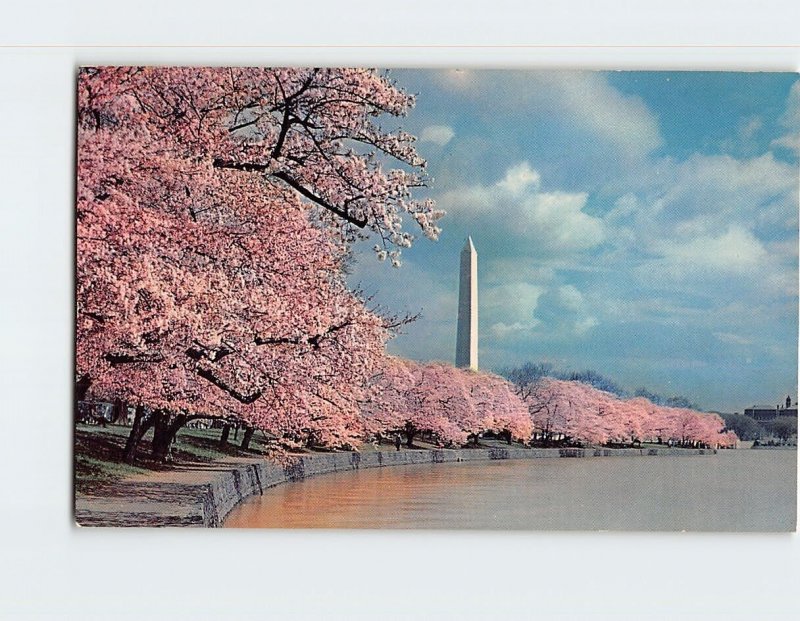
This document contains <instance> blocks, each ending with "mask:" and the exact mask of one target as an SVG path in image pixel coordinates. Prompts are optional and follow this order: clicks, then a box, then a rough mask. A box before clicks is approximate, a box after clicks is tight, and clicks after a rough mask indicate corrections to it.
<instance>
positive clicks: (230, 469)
mask: <svg viewBox="0 0 800 621" xmlns="http://www.w3.org/2000/svg"><path fill="white" fill-rule="evenodd" d="M716 452H717V451H716V449H688V448H667V447H664V448H661V447H645V448H641V449H631V448H624V449H609V448H517V447H509V448H502V447H494V448H488V449H432V450H405V449H404V450H400V451H374V452H365V453H356V452H342V453H321V454H313V455H307V454H303V455H297V456H296V457H297V459H296V461H295V462H293V463H292V464H290V465H287V466H282V465H280V464H276V463H274V462H269V461H267V460H265V459H249V458H238V459H237V458H232V459H226V460H220V461H216V462H212V463H210V464H207V465H203V466H192V467H184V468H178V469H176V470H174V471H171V472H169V473H165V474H163V475H162V476H160V477H155V476H149V475H148V476H137V477H131V478H129V479H125V480H123V481H120V482H119V484H118V485H117V486H115V488H114V489H113V490H112V493H111V494H110V495H105V496H94V495H85V494H76V496H75V513H74V516H73V517H74V520H75V523H76V524H77V525H78V526H82V527H92V526H121V527H133V526H149V527H167V526H173V527H186V526H193V527H212V528H213V527H219V526H221V525H222V523H223V521H224V520H225V518H226V517H227V516H228V514H229V513H230V512H231V511H232V510H233V508H234V507H236V506H237V505H239V504H240V503H241V502H242V501H244V500H245V499H247V498H249V497H250V496H253V495H255V494H260V495H261V494H263V493H264V490H266V489H269V488H271V487H275V486H277V485H281V484H284V483H292V482H295V481H302V480H304V479H307V478H310V477H313V476H318V475H322V474H328V473H331V472H341V471H346V470H358V469H360V468H383V467H390V466H406V465H414V464H437V463H458V462H467V461H492V460H498V459H559V458H594V457H626V456H637V457H639V456H642V457H652V456H673V457H674V456H695V455H714V454H716ZM159 478H160V479H161V480H158V479H159Z"/></svg>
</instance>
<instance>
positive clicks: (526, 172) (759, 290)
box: [377, 71, 800, 388]
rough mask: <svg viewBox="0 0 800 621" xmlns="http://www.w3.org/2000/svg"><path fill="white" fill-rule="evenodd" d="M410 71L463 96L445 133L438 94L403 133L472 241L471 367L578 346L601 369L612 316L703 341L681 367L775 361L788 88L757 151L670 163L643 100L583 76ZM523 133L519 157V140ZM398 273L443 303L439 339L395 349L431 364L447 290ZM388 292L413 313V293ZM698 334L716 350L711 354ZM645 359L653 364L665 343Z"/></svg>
mask: <svg viewBox="0 0 800 621" xmlns="http://www.w3.org/2000/svg"><path fill="white" fill-rule="evenodd" d="M426 79H428V80H431V84H435V85H436V86H437V87H438V89H439V92H440V93H444V94H443V95H441V96H442V98H443V101H446V100H448V99H450V100H459V101H461V102H466V103H462V104H461V105H462V106H463V105H466V106H469V107H470V111H471V113H472V114H473V115H476V116H477V117H480V118H478V119H477V120H475V119H473V121H474V123H475V124H478V125H480V127H479V128H478V130H477V131H473V132H472V135H469V134H470V130H471V129H474V128H470V127H469V126H466V127H465V128H464V130H463V133H464V134H465V135H464V136H463V137H462V136H461V133H462V132H461V130H460V129H459V127H458V125H457V124H455V123H452V124H447V120H448V119H447V116H446V114H445V112H446V110H447V106H445V105H444V104H442V106H440V108H439V109H438V110H436V109H434V111H433V113H432V114H431V115H430V117H431V118H427V119H426V120H430V121H433V122H431V123H430V124H428V125H425V126H424V127H423V128H422V129H421V130H420V131H418V135H419V136H420V140H421V141H422V142H423V143H424V144H427V145H429V146H430V147H431V149H434V151H435V153H434V156H435V158H436V159H434V157H431V163H432V165H433V166H432V168H433V169H434V170H435V169H436V162H437V161H438V162H441V165H440V166H439V175H440V177H439V179H440V180H442V177H444V179H443V181H444V182H443V183H438V184H434V188H435V190H434V194H433V197H434V198H435V199H436V201H437V203H438V205H439V206H440V207H442V208H443V209H445V210H446V211H447V212H448V214H449V215H448V217H447V219H446V221H445V222H444V224H445V226H446V227H450V228H451V230H452V232H453V236H452V237H451V239H454V244H455V243H458V242H461V241H462V240H461V235H466V234H472V235H473V237H474V238H475V241H476V245H477V247H478V252H479V256H480V257H481V300H482V301H481V313H482V317H481V329H482V330H483V334H484V340H483V342H482V344H481V349H482V354H483V355H484V362H485V363H486V364H489V365H491V366H494V367H496V368H497V367H502V366H506V365H508V364H513V363H515V362H519V361H521V360H524V359H531V358H537V356H536V354H535V353H532V351H534V350H536V351H538V352H539V353H541V352H547V351H549V352H551V354H552V352H555V351H567V350H570V349H571V348H572V349H574V348H575V346H576V344H580V343H583V344H584V347H585V348H589V349H591V350H592V352H593V355H594V356H596V360H597V361H598V364H600V365H602V364H603V352H604V351H606V352H610V351H611V350H612V349H614V346H613V345H610V344H609V340H610V339H612V340H613V338H614V336H613V335H614V334H620V337H619V338H620V340H621V341H624V340H625V338H626V337H625V336H624V335H622V334H621V333H622V332H624V330H625V326H626V325H630V326H638V327H637V328H636V329H637V330H642V328H641V326H642V325H645V324H646V325H647V326H648V328H647V329H648V330H650V329H652V330H658V329H659V328H660V329H662V330H663V331H664V335H665V336H664V339H663V341H664V343H666V345H665V347H667V348H668V347H669V344H668V343H669V338H667V336H668V335H669V334H674V333H675V331H676V330H682V331H683V332H684V333H685V334H694V335H701V336H702V338H700V337H697V338H696V339H695V340H698V339H699V340H702V341H703V342H706V341H704V340H703V339H706V338H707V339H708V341H707V345H706V346H705V347H706V351H700V352H695V353H693V354H692V355H693V356H694V357H693V358H692V360H691V361H690V360H689V358H690V357H691V356H689V355H688V353H687V352H683V354H686V355H685V356H684V359H683V362H684V363H685V364H686V365H687V366H692V365H694V367H695V368H697V367H700V366H704V365H706V364H708V363H709V360H711V359H712V358H713V357H714V356H719V355H722V354H726V355H738V353H739V352H740V351H744V350H745V349H746V350H747V352H748V353H747V356H748V357H749V356H752V355H753V354H752V352H753V350H754V348H755V349H760V350H761V351H762V352H763V353H764V355H774V354H776V353H781V352H782V353H783V359H786V356H785V354H786V335H787V334H789V335H791V334H796V313H797V279H798V274H797V260H798V256H797V254H798V244H797V228H798V184H799V175H798V164H797V155H798V147H799V146H800V81H798V82H795V84H794V85H793V86H792V88H791V91H790V93H789V97H788V99H787V101H786V106H785V111H784V112H783V113H782V115H781V116H780V117H779V119H778V122H777V126H776V128H773V131H777V132H778V133H779V135H776V136H775V137H774V138H773V139H772V140H771V142H770V143H769V149H767V150H762V151H761V152H756V153H753V154H752V155H749V156H742V155H741V153H739V155H738V156H734V155H731V154H730V153H726V152H724V149H720V151H719V152H708V151H707V150H706V151H702V150H700V149H699V148H698V150H697V151H695V152H694V153H691V154H689V155H688V156H687V155H683V156H681V155H676V154H673V153H671V152H670V150H669V149H667V148H666V147H665V139H664V136H662V133H661V129H660V126H659V122H658V118H657V117H656V115H655V114H654V113H653V112H652V111H651V110H650V109H649V108H648V107H647V105H645V103H644V101H643V100H642V99H641V98H639V97H637V96H633V95H629V94H623V93H622V92H620V91H619V90H617V89H616V88H614V87H613V86H612V85H611V83H610V82H609V80H608V79H607V76H605V75H604V74H601V73H562V72H552V73H547V72H536V73H528V72H469V71H445V72H438V73H436V74H433V75H430V76H426ZM499 93H502V95H501V96H500V95H498V94H499ZM423 100H424V99H423V98H422V97H421V98H420V102H421V101H423ZM434 108H435V106H434ZM423 110H424V108H423ZM554 127H555V128H556V129H553V128H554ZM514 128H519V130H518V132H519V134H520V135H519V136H517V137H516V139H515V137H514V136H509V135H508V132H511V131H512V130H513V129H514ZM531 128H533V129H531ZM526 131H529V132H533V133H534V134H536V135H537V136H538V137H539V138H540V140H538V141H537V140H535V136H530V135H525V132H526ZM764 131H765V127H764V120H763V119H762V118H760V117H758V116H749V117H747V118H743V119H741V120H740V123H739V130H738V133H737V136H736V139H737V141H738V142H739V143H740V144H741V143H742V141H747V140H751V139H754V136H756V135H757V134H760V133H763V132H764ZM504 132H505V133H504ZM540 143H544V148H543V150H539V151H538V152H537V150H536V149H535V148H533V147H532V146H531V145H534V144H537V145H539V147H541V144H540ZM422 148H423V152H424V147H422ZM570 154H572V155H570ZM454 171H455V172H454ZM576 171H577V172H576ZM445 232H446V233H447V232H448V229H447V228H445ZM447 251H448V252H452V248H448V249H447ZM434 252H435V251H434ZM416 269H417V271H416V272H415V274H414V275H413V276H412V278H413V280H414V281H415V282H417V283H419V282H425V283H427V284H426V287H431V291H429V292H428V293H429V294H430V295H433V296H434V297H433V299H438V300H440V301H441V302H442V303H443V308H441V309H440V310H439V311H437V312H436V313H435V314H436V318H435V320H434V322H433V324H435V325H433V330H434V332H435V331H437V330H438V331H439V332H440V333H441V336H439V337H438V338H437V337H436V335H435V334H434V333H426V334H425V335H424V338H422V339H418V338H415V337H414V336H413V335H409V337H410V338H408V339H406V340H405V341H402V342H399V348H400V350H401V351H400V353H403V354H405V355H410V356H411V357H416V358H426V357H428V358H449V357H450V353H451V352H450V351H449V350H450V349H451V344H450V343H449V338H445V337H444V336H443V335H446V334H449V328H450V327H451V324H452V328H453V329H454V317H455V296H454V295H452V294H448V295H449V296H450V297H447V296H444V294H443V293H441V292H443V291H445V290H446V291H450V292H452V291H453V283H451V282H450V281H449V280H448V279H447V278H442V277H441V275H437V262H436V261H426V260H422V261H419V262H418V263H417V265H416ZM392 276H394V275H392ZM377 278H378V280H380V276H377ZM434 290H436V291H440V293H439V294H436V293H434ZM410 291H413V289H411V290H410ZM443 296H444V297H443ZM445 298H446V299H445ZM404 299H405V300H406V302H407V304H406V305H407V306H409V307H413V304H414V299H416V298H415V297H414V295H413V294H411V297H408V294H407V295H406V297H405V298H404ZM448 313H452V314H450V315H449V318H448ZM445 328H448V329H447V330H445ZM604 328H605V331H604ZM615 330H616V333H615V332H614V331H615ZM634 331H635V330H634V328H631V334H633V332H634ZM631 338H632V337H631ZM654 340H655V341H658V340H659V338H658V337H654ZM548 343H549V344H551V345H550V349H548V345H547V344H548ZM713 343H717V345H718V346H720V347H721V348H722V349H721V350H719V351H716V352H715V351H711V350H712V349H713V347H714V345H713ZM686 347H687V348H688V347H691V339H689V341H687V344H686ZM426 348H427V349H428V350H429V351H427V352H426V351H425V350H426ZM559 348H560V349H559ZM790 349H794V352H795V354H796V348H795V347H794V346H793V347H792V348H790ZM678 353H680V352H678ZM431 354H432V355H431ZM683 354H681V355H683ZM695 354H696V355H695ZM653 355H654V356H655V357H654V358H653V360H652V361H651V362H652V363H654V364H655V363H656V362H657V357H658V356H659V355H661V356H662V357H663V359H666V357H667V356H668V352H660V353H659V352H653ZM676 355H677V354H676ZM538 357H548V356H547V355H545V356H538ZM550 357H552V356H550ZM791 357H792V356H790V358H791ZM487 358H488V359H487ZM744 359H745V358H744V357H743V360H744ZM676 360H677V361H676V363H675V364H676V366H680V364H681V356H680V355H679V356H678V357H677V359H676ZM567 362H569V360H568V361H567ZM639 363H641V360H638V361H637V364H639ZM604 370H606V371H611V372H612V374H613V370H612V369H604ZM677 388H680V387H679V386H678V387H677Z"/></svg>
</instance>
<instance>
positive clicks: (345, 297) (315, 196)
mask: <svg viewBox="0 0 800 621" xmlns="http://www.w3.org/2000/svg"><path fill="white" fill-rule="evenodd" d="M78 99H79V105H78V114H79V136H78V191H77V193H78V198H77V217H78V235H77V238H78V247H77V257H78V261H77V281H78V283H77V285H78V286H77V304H78V313H77V314H78V325H77V333H78V334H77V336H78V338H77V342H78V348H77V373H78V376H79V379H80V386H81V390H82V392H83V393H84V394H87V395H91V396H102V397H103V398H115V397H116V398H120V399H124V400H125V401H127V402H129V403H132V404H134V405H137V406H138V407H137V423H136V424H135V425H134V431H133V432H132V434H131V440H132V442H129V444H133V445H134V447H135V444H136V441H138V437H140V434H142V433H143V430H146V427H147V423H146V422H143V419H144V406H147V407H149V408H151V409H152V410H153V411H154V414H153V416H151V417H150V418H149V421H150V424H152V425H154V426H155V431H156V435H155V438H154V454H155V455H156V456H157V457H163V454H164V452H165V447H167V446H168V444H169V441H170V440H171V438H172V437H173V436H174V433H175V431H177V429H178V428H179V427H180V425H181V424H183V423H184V422H186V421H187V420H189V419H190V418H191V417H194V416H223V417H228V416H232V417H237V418H240V419H243V420H245V421H247V423H248V424H253V425H259V426H263V427H266V428H269V429H270V430H273V431H274V432H276V435H279V436H280V437H284V438H287V439H288V440H289V441H292V442H297V443H301V442H308V441H310V442H316V443H322V444H339V445H344V444H347V443H349V442H351V441H353V440H354V438H356V437H357V436H358V434H359V433H360V432H361V429H360V426H359V419H358V416H357V414H358V408H357V404H358V403H359V402H360V401H361V400H362V397H363V395H362V393H361V391H362V390H363V387H364V385H365V383H366V379H367V378H368V377H369V376H370V375H371V374H373V372H374V368H373V367H374V366H375V365H376V364H377V362H378V360H379V359H380V358H381V356H382V349H383V343H384V341H385V339H386V336H387V332H386V330H387V327H388V326H387V325H386V322H385V321H384V320H383V319H382V318H381V317H378V316H377V315H375V314H374V313H372V312H370V311H368V310H367V309H366V308H365V306H364V301H363V300H361V299H359V298H358V296H357V295H355V294H353V293H351V292H350V291H348V289H347V287H346V286H345V283H344V281H343V278H342V276H341V261H342V259H343V257H344V252H345V250H346V242H347V241H348V240H349V239H352V236H353V234H354V231H355V230H357V229H371V230H373V231H375V232H376V233H377V234H378V236H379V239H380V245H381V248H382V249H379V253H382V252H386V251H387V250H386V249H387V248H394V250H389V252H393V253H395V252H396V251H397V249H398V248H399V247H407V246H408V245H409V244H410V243H411V239H412V236H411V235H410V234H409V233H407V232H405V231H402V229H401V221H400V214H401V213H408V214H410V215H411V216H412V217H413V218H414V219H415V220H416V222H417V223H418V225H419V226H420V228H421V229H422V231H423V233H424V234H426V235H428V236H429V237H434V238H435V237H436V235H437V234H438V228H437V227H436V225H435V222H436V220H437V219H438V217H439V216H440V215H441V212H437V211H436V210H435V209H433V205H432V204H431V203H430V202H417V201H414V200H412V199H411V198H410V191H411V189H412V188H414V187H417V186H419V185H422V183H423V182H424V175H423V173H422V168H423V166H424V163H423V162H422V161H421V160H420V159H419V158H418V157H417V156H416V154H415V153H414V151H413V145H412V142H413V139H412V137H410V136H408V135H406V134H403V133H394V134H392V133H389V132H382V131H381V130H380V129H379V127H378V125H377V124H376V121H375V120H374V119H375V118H376V117H377V116H378V115H380V114H383V113H388V114H390V115H391V114H395V115H398V114H402V113H404V112H405V110H406V109H407V108H408V106H409V105H411V103H412V101H411V99H410V98H408V97H407V96H405V95H404V94H403V93H402V92H401V91H400V90H399V89H397V88H396V87H394V86H393V85H392V84H391V83H390V82H389V81H388V80H387V79H386V78H385V77H381V76H378V75H377V74H375V73H374V72H369V71H355V70H343V71H337V70H318V71H317V70H303V71H297V70H260V69H259V70H256V69H234V70H227V69H226V70H222V69H194V68H192V69H188V68H183V69H156V68H144V69H135V68H101V69H87V70H84V71H82V72H81V75H80V78H79V97H78ZM356 142H360V143H361V144H362V145H364V144H367V143H369V144H372V147H373V151H370V152H368V153H364V152H363V150H359V149H358V148H356V147H355V146H353V145H354V143H356ZM381 155H383V156H391V157H392V158H395V159H396V160H398V161H400V162H401V164H403V166H404V168H401V169H398V170H390V171H386V172H385V171H384V169H383V162H384V157H381ZM254 158H259V159H258V161H259V162H261V164H259V163H258V162H257V161H256V160H255V159H254ZM415 170H416V172H414V171H415ZM254 173H259V174H254ZM324 225H327V226H324ZM330 225H334V226H330ZM379 256H380V257H382V256H384V255H383V254H380V255H379ZM391 256H392V259H393V261H394V262H397V256H398V255H397V254H392V255H391ZM140 423H141V424H140ZM137 435H138V437H137ZM156 439H157V440H156Z"/></svg>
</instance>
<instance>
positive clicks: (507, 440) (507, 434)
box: [505, 430, 513, 444]
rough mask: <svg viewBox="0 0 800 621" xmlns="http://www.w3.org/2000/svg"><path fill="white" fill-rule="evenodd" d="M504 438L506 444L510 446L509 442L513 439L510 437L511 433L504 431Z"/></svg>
mask: <svg viewBox="0 0 800 621" xmlns="http://www.w3.org/2000/svg"><path fill="white" fill-rule="evenodd" d="M505 436H506V442H507V443H508V444H511V441H512V440H513V437H512V436H511V432H510V431H509V430H506V432H505Z"/></svg>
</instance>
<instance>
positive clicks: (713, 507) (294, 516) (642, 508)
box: [224, 450, 797, 531]
mask: <svg viewBox="0 0 800 621" xmlns="http://www.w3.org/2000/svg"><path fill="white" fill-rule="evenodd" d="M796 471H797V452H796V451H788V450H738V451H720V452H719V453H718V454H717V455H712V456H691V457H690V456H687V457H606V458H588V459H535V460H509V461H490V462H467V463H452V464H422V465H415V466H397V467H391V468H374V469H368V470H358V471H349V472H338V473H332V474H328V475H323V476H320V477H316V478H312V479H308V480H306V481H301V482H298V483H290V484H287V485H281V486H278V487H276V488H273V489H270V490H267V491H266V492H265V493H264V495H263V496H255V497H252V498H250V499H248V500H247V501H245V502H244V503H242V504H241V505H240V506H239V507H237V508H236V509H234V510H233V512H232V513H231V514H230V516H229V517H228V518H227V519H226V520H225V524H224V525H225V526H226V527H256V528H258V527H261V528H468V529H534V530H551V529H557V530H662V531H676V530H677V531H681V530H687V531H786V530H794V529H795V524H796V500H795V498H796V488H797V477H796Z"/></svg>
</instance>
